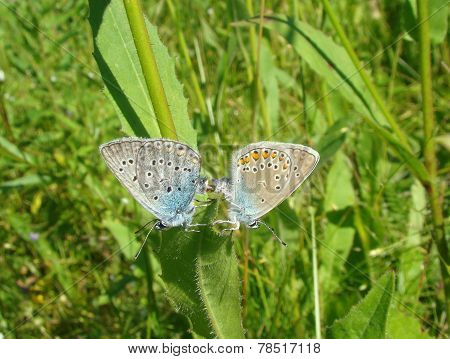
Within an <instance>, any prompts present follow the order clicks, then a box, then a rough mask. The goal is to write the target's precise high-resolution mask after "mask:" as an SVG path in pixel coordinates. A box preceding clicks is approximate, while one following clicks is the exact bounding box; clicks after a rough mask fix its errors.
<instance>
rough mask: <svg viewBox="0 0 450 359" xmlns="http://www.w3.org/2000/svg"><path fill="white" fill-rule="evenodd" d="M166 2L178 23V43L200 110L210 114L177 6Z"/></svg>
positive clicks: (169, 0) (170, 1)
mask: <svg viewBox="0 0 450 359" xmlns="http://www.w3.org/2000/svg"><path fill="white" fill-rule="evenodd" d="M166 2H167V7H168V8H169V13H170V16H171V17H172V20H173V22H174V23H175V24H176V25H175V26H176V29H177V37H178V44H179V45H180V47H181V52H182V53H183V56H184V60H185V61H186V65H187V67H188V70H189V75H190V78H191V82H192V86H193V87H194V92H195V96H196V97H197V102H198V105H199V106H200V112H201V113H202V114H203V115H206V114H208V110H207V109H206V104H205V99H204V97H203V93H202V90H201V88H200V83H199V81H198V78H197V74H196V73H195V71H194V66H193V65H192V61H191V57H190V56H189V50H188V47H187V44H186V39H185V37H184V34H183V31H182V30H181V27H180V25H179V23H180V22H179V21H178V19H177V15H176V11H175V7H174V6H173V3H172V0H166Z"/></svg>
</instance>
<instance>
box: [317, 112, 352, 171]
mask: <svg viewBox="0 0 450 359" xmlns="http://www.w3.org/2000/svg"><path fill="white" fill-rule="evenodd" d="M348 122H349V121H348V119H346V118H341V119H340V120H338V121H336V122H335V123H333V124H332V125H331V126H330V127H328V128H327V130H326V132H325V133H324V134H323V135H322V137H321V138H320V141H319V143H318V144H317V150H318V151H319V153H320V161H321V162H322V163H324V162H325V161H327V160H328V159H329V158H331V157H332V156H333V155H335V154H336V153H337V152H338V151H339V149H340V148H341V146H342V145H343V144H344V142H345V139H346V137H347V133H348V131H349V130H350V128H349V126H348Z"/></svg>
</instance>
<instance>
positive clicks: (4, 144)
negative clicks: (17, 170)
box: [0, 136, 36, 164]
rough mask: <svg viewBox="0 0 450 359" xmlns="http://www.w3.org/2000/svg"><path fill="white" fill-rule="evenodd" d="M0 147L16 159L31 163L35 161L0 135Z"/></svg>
mask: <svg viewBox="0 0 450 359" xmlns="http://www.w3.org/2000/svg"><path fill="white" fill-rule="evenodd" d="M0 147H1V148H3V149H4V150H5V151H6V152H8V153H10V154H11V155H13V156H14V157H16V158H17V159H19V160H21V161H25V162H28V163H31V164H34V163H36V161H35V159H34V158H33V157H31V156H30V155H28V154H27V153H25V152H23V151H22V150H20V149H19V147H17V146H16V145H15V144H14V143H11V142H9V141H8V140H7V139H6V138H5V137H3V136H0Z"/></svg>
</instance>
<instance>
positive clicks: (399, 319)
mask: <svg viewBox="0 0 450 359" xmlns="http://www.w3.org/2000/svg"><path fill="white" fill-rule="evenodd" d="M387 337H388V338H389V339H432V337H431V336H430V335H429V334H428V333H427V332H426V331H424V330H422V328H421V325H420V320H419V319H417V318H416V317H415V316H414V314H411V313H408V312H406V311H405V310H404V309H403V308H398V306H395V307H394V305H393V308H391V311H390V312H389V318H388V323H387Z"/></svg>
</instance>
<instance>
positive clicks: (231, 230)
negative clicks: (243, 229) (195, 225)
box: [213, 220, 240, 236]
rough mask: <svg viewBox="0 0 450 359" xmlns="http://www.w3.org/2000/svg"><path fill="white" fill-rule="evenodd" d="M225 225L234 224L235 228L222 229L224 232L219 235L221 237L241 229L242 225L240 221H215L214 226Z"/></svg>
mask: <svg viewBox="0 0 450 359" xmlns="http://www.w3.org/2000/svg"><path fill="white" fill-rule="evenodd" d="M224 223H228V224H232V225H233V226H232V227H230V228H225V229H222V231H221V232H220V234H219V235H221V236H223V235H224V234H225V233H226V232H228V231H230V232H233V231H236V230H238V229H239V227H240V223H239V222H238V221H226V220H218V221H214V222H213V225H216V224H224Z"/></svg>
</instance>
